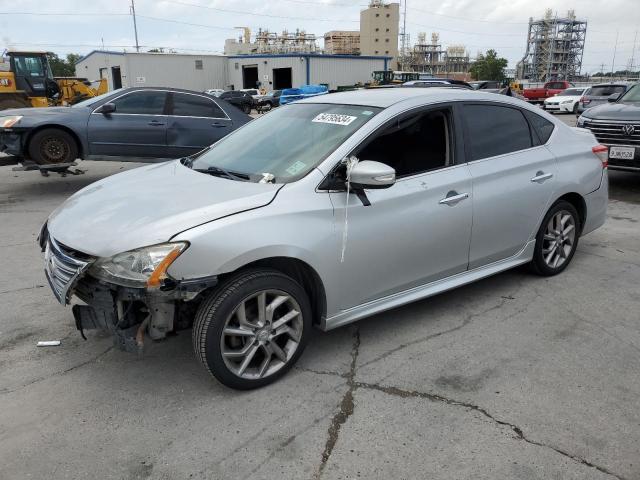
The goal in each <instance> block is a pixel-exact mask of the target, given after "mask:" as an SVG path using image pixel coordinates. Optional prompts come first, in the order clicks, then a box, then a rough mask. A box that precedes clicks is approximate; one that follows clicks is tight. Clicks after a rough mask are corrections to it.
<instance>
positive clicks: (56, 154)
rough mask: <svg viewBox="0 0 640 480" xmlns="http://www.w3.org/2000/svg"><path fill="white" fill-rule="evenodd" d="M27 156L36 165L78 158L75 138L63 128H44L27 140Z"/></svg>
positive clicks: (52, 163)
mask: <svg viewBox="0 0 640 480" xmlns="http://www.w3.org/2000/svg"><path fill="white" fill-rule="evenodd" d="M28 151H29V156H30V157H31V158H32V159H33V160H34V161H35V162H36V163H37V164H38V165H55V164H58V163H69V162H73V161H74V160H75V159H76V158H78V145H77V143H76V140H75V139H74V138H73V137H72V136H71V135H70V134H68V133H67V132H65V131H64V130H60V129H57V128H45V129H44V130H40V131H39V132H36V133H35V134H34V135H33V137H31V139H30V140H29V145H28Z"/></svg>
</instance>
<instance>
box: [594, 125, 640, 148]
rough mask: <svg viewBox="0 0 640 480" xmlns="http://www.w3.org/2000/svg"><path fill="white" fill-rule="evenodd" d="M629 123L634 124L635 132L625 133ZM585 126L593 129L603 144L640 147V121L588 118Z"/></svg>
mask: <svg viewBox="0 0 640 480" xmlns="http://www.w3.org/2000/svg"><path fill="white" fill-rule="evenodd" d="M627 125H631V126H633V130H634V131H633V133H631V134H627V133H625V131H624V128H625V127H627ZM584 128H588V129H589V130H591V131H592V132H593V134H594V135H595V136H596V138H597V139H598V142H600V143H602V144H603V145H624V146H629V147H640V121H629V122H626V121H613V120H588V121H585V123H584Z"/></svg>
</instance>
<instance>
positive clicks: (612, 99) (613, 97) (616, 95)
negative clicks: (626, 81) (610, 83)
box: [607, 93, 622, 103]
mask: <svg viewBox="0 0 640 480" xmlns="http://www.w3.org/2000/svg"><path fill="white" fill-rule="evenodd" d="M621 96H622V94H621V93H612V94H611V95H609V97H608V98H607V100H608V101H609V102H611V103H615V102H617V101H618V99H619V98H620V97H621Z"/></svg>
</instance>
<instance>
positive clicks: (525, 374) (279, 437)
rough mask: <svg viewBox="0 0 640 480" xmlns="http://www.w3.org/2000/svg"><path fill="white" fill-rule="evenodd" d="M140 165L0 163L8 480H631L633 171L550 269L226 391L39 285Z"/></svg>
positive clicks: (358, 332) (635, 322) (335, 344)
mask: <svg viewBox="0 0 640 480" xmlns="http://www.w3.org/2000/svg"><path fill="white" fill-rule="evenodd" d="M563 120H565V121H567V122H568V123H572V122H574V121H575V118H574V117H573V116H571V115H569V116H566V117H563ZM138 165H139V164H137V163H119V162H83V163H82V164H81V168H83V169H86V170H87V171H86V173H85V174H83V175H77V176H71V175H70V176H66V177H61V176H59V175H56V174H52V175H51V176H50V177H48V178H45V177H42V176H40V175H39V174H38V173H37V172H13V171H12V170H11V167H10V166H1V167H0V221H1V225H2V228H1V229H0V252H1V253H2V259H3V267H2V275H1V276H0V300H1V302H2V303H1V304H2V310H1V311H0V372H1V375H0V405H2V408H0V426H1V428H0V465H1V467H0V468H2V470H0V478H7V479H14V478H35V479H39V478H72V479H75V478H78V479H82V478H89V477H98V478H114V479H121V478H123V479H135V478H154V479H156V478H157V479H162V478H166V479H178V478H207V479H214V478H215V479H217V478H234V479H241V478H252V479H272V478H287V479H288V478H292V479H294V478H295V479H317V478H323V479H351V478H363V479H367V478H397V479H408V478H438V479H448V478H451V479H466V478H468V479H471V478H473V479H497V478H518V479H556V478H557V479H563V480H565V479H607V478H617V479H640V376H638V371H639V369H640V314H639V313H638V312H640V295H638V292H639V288H638V285H640V242H638V234H639V232H640V174H636V173H622V172H609V175H610V204H609V214H608V220H607V223H606V224H605V226H604V227H603V228H601V229H599V230H597V231H595V232H594V233H592V234H590V235H588V236H586V237H584V238H582V239H581V241H580V245H579V247H578V251H577V253H576V255H575V258H574V260H573V262H572V264H571V265H570V267H569V268H568V269H567V270H566V271H565V272H564V273H562V274H561V275H558V276H555V277H549V278H543V277H537V276H534V275H532V274H530V273H528V271H527V270H526V269H517V270H513V271H509V272H506V273H503V274H500V275H496V276H494V277H490V278H488V279H485V280H482V281H480V282H477V283H475V284H472V285H469V286H466V287H462V288H460V289H457V290H454V291H451V292H449V293H446V294H442V295H439V296H436V297H433V298H431V299H428V300H425V301H421V302H418V303H414V304H412V305H409V306H406V307H403V308H399V309H395V310H392V311H389V312H386V313H383V314H380V315H377V316H375V317H372V318H369V319H366V320H363V321H361V322H359V323H357V324H355V325H352V326H350V327H347V328H342V329H338V330H334V331H332V332H329V333H322V332H317V333H316V334H315V335H314V338H313V339H312V341H311V344H310V346H309V347H308V349H307V350H306V352H305V353H304V355H303V356H302V358H301V360H300V361H299V362H298V364H297V365H296V367H294V369H293V370H292V372H290V374H288V375H287V376H285V377H284V378H283V379H282V380H280V381H279V382H277V383H275V384H273V385H271V386H268V387H266V388H263V389H260V390H255V391H250V392H238V391H233V390H230V389H227V388H224V387H222V386H221V385H220V384H218V383H217V382H216V381H214V380H213V379H212V378H211V377H210V376H209V375H208V373H207V372H206V371H205V369H204V368H202V367H201V365H200V364H199V363H198V362H197V361H196V359H195V357H194V355H193V352H192V347H191V337H190V331H181V332H178V334H177V335H176V336H174V337H173V338H170V339H168V340H166V341H163V342H159V343H155V344H152V345H151V346H150V347H149V348H148V350H147V354H146V355H145V357H144V358H143V359H138V358H137V357H135V356H133V355H131V354H127V353H123V352H121V351H118V350H115V349H114V348H113V347H112V342H111V339H110V338H109V337H106V336H103V335H100V334H95V333H93V331H92V332H88V333H87V337H88V340H87V341H84V340H82V338H81V337H80V335H79V333H78V332H77V331H76V329H75V326H74V323H73V318H72V315H71V311H70V309H69V308H64V307H62V306H60V305H59V304H58V303H57V302H56V301H55V299H54V297H53V295H52V294H51V293H50V291H49V287H48V286H47V285H46V280H45V278H44V275H43V272H42V268H43V267H42V259H41V254H40V252H39V249H38V247H37V245H36V241H35V239H36V237H37V234H38V231H39V228H40V226H41V225H42V223H43V222H44V220H45V219H46V218H47V216H48V215H49V213H50V212H51V211H52V210H53V209H54V208H56V207H57V206H58V205H59V204H60V203H61V202H63V201H64V200H65V199H66V198H67V197H68V196H70V195H71V194H73V193H74V192H75V191H77V190H79V189H80V188H82V187H84V186H86V185H88V184H90V183H92V182H94V181H96V180H99V179H101V178H104V177H106V176H108V175H112V174H115V173H118V172H119V171H122V170H125V169H130V168H135V167H136V166H138ZM167 201H170V200H167ZM40 340H61V341H62V344H61V345H60V346H59V347H49V348H37V347H36V343H37V342H38V341H40Z"/></svg>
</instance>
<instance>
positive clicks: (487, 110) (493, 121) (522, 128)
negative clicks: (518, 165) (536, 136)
mask: <svg viewBox="0 0 640 480" xmlns="http://www.w3.org/2000/svg"><path fill="white" fill-rule="evenodd" d="M464 118H465V122H466V124H467V129H466V131H467V134H468V135H467V137H468V138H466V139H465V142H466V144H467V152H468V153H469V154H470V158H469V160H471V161H472V160H479V159H481V158H488V157H495V156H496V155H503V154H505V153H511V152H517V151H518V150H524V149H526V148H530V147H532V146H533V144H532V142H531V132H530V131H529V124H528V123H527V121H526V119H525V118H524V115H523V114H522V112H521V111H520V110H519V109H517V108H510V107H500V106H497V105H477V104H476V105H465V106H464Z"/></svg>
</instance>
